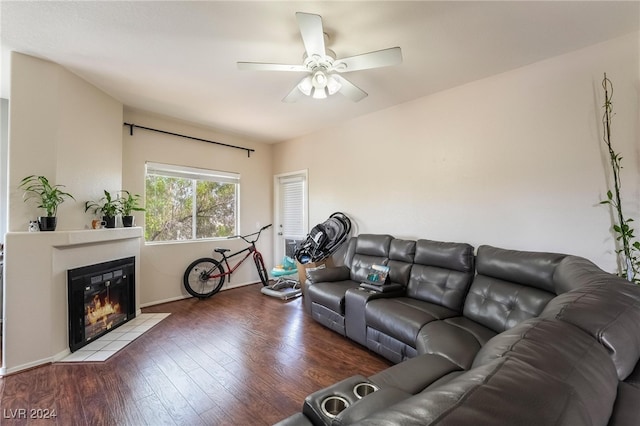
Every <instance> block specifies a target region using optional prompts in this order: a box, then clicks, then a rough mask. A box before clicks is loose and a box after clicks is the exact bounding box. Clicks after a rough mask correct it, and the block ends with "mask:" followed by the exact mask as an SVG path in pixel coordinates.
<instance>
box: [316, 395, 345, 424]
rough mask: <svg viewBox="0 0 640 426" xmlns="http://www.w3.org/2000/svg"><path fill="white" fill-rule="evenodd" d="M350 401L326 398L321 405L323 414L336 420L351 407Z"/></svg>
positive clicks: (337, 397)
mask: <svg viewBox="0 0 640 426" xmlns="http://www.w3.org/2000/svg"><path fill="white" fill-rule="evenodd" d="M349 405H350V404H349V401H347V400H346V399H344V398H343V397H341V396H337V395H332V396H328V397H326V398H325V399H324V400H323V401H322V404H321V406H320V407H321V408H322V414H324V415H325V416H327V417H329V418H332V419H333V418H334V417H335V416H337V415H338V414H340V413H341V412H342V411H343V410H344V409H345V408H347V407H348V406H349Z"/></svg>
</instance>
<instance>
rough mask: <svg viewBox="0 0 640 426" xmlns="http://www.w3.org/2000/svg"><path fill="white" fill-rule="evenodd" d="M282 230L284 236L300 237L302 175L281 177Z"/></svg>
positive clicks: (301, 232) (301, 222)
mask: <svg viewBox="0 0 640 426" xmlns="http://www.w3.org/2000/svg"><path fill="white" fill-rule="evenodd" d="M280 184H281V189H282V197H281V200H282V232H283V235H284V237H285V238H294V239H302V238H304V236H305V235H306V234H307V231H306V230H305V229H304V205H305V204H304V201H305V200H304V186H305V184H306V182H305V178H304V177H302V176H296V177H290V178H281V180H280Z"/></svg>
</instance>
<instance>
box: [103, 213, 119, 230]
mask: <svg viewBox="0 0 640 426" xmlns="http://www.w3.org/2000/svg"><path fill="white" fill-rule="evenodd" d="M102 220H104V222H105V225H104V227H105V228H115V227H116V217H115V216H102Z"/></svg>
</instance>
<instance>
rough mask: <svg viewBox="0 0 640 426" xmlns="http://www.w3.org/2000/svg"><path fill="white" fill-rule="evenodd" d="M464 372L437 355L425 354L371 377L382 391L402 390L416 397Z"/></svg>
mask: <svg viewBox="0 0 640 426" xmlns="http://www.w3.org/2000/svg"><path fill="white" fill-rule="evenodd" d="M456 371H463V370H462V368H460V366H458V365H456V364H454V363H453V362H451V361H449V360H448V359H446V358H444V357H442V356H440V355H436V354H423V355H418V356H417V357H415V358H411V359H408V360H406V361H404V362H401V363H400V364H396V365H392V366H391V367H389V368H387V369H385V370H382V371H381V372H379V373H376V374H374V375H373V376H371V377H369V380H371V382H373V383H374V384H375V385H376V386H378V387H379V388H380V389H385V388H388V387H391V388H395V389H400V390H401V391H403V392H407V393H409V394H412V395H415V394H417V393H419V392H422V391H423V390H424V389H425V388H426V387H427V386H429V385H431V384H432V383H434V382H435V381H437V380H438V379H440V378H442V377H444V376H446V375H447V374H449V373H452V372H456Z"/></svg>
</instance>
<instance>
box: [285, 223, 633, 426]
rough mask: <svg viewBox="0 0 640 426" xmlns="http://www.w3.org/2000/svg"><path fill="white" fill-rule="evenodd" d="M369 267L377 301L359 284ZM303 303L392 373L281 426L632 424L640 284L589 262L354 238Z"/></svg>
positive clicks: (358, 380)
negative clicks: (383, 269) (384, 275)
mask: <svg viewBox="0 0 640 426" xmlns="http://www.w3.org/2000/svg"><path fill="white" fill-rule="evenodd" d="M374 264H382V265H387V266H389V268H390V270H389V281H390V282H389V283H388V287H385V291H384V292H374V291H370V290H365V289H363V288H361V287H360V284H361V283H362V282H364V281H365V280H366V275H367V273H368V272H369V271H370V267H371V266H372V265H374ZM303 301H304V302H303V303H304V306H305V310H306V311H307V312H308V313H309V314H311V316H312V317H313V318H314V319H315V320H316V321H318V322H319V323H321V324H323V325H325V326H327V327H329V328H331V329H332V330H334V331H336V332H338V333H340V334H342V335H344V336H346V337H348V338H350V339H352V340H354V341H355V342H357V343H359V344H361V345H364V346H366V347H367V348H369V349H370V350H372V351H374V352H376V353H378V354H380V355H382V356H384V357H385V358H387V359H389V360H391V361H392V362H394V363H396V364H395V365H394V366H392V367H390V368H388V369H386V370H384V371H381V372H379V373H377V374H375V375H373V376H371V377H368V378H367V377H363V376H360V375H357V372H354V374H355V375H354V376H353V377H349V378H347V379H345V380H343V381H341V382H339V383H336V384H334V385H332V386H329V387H328V388H325V389H322V390H319V391H317V392H315V393H313V394H311V395H309V396H308V397H307V398H306V399H305V401H304V404H303V407H302V412H301V413H298V414H295V415H293V416H291V417H289V418H287V419H284V420H283V421H282V422H280V423H279V424H281V425H310V424H313V425H331V424H334V425H347V424H358V425H432V424H438V425H456V426H458V425H537V426H538V425H540V426H544V425H607V424H608V425H638V424H640V366H639V363H638V360H639V359H640V287H638V286H636V285H634V284H631V283H629V282H627V281H625V280H623V279H621V278H618V277H616V276H615V275H612V274H609V273H606V272H604V271H602V270H601V269H599V268H598V267H597V266H595V265H594V264H593V263H591V262H590V261H588V260H586V259H584V258H581V257H577V256H571V255H564V254H556V253H538V252H524V251H516V250H505V249H500V248H496V247H491V246H480V247H478V249H477V253H475V250H474V248H473V247H472V246H471V245H469V244H464V243H447V242H437V241H430V240H417V241H409V240H401V239H396V238H393V237H392V236H390V235H373V234H361V235H359V236H357V237H353V238H352V239H351V240H350V241H349V244H348V246H347V248H346V252H345V255H344V265H342V266H337V267H330V268H325V269H319V270H315V271H309V273H308V280H307V282H306V283H305V284H304V286H303Z"/></svg>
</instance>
